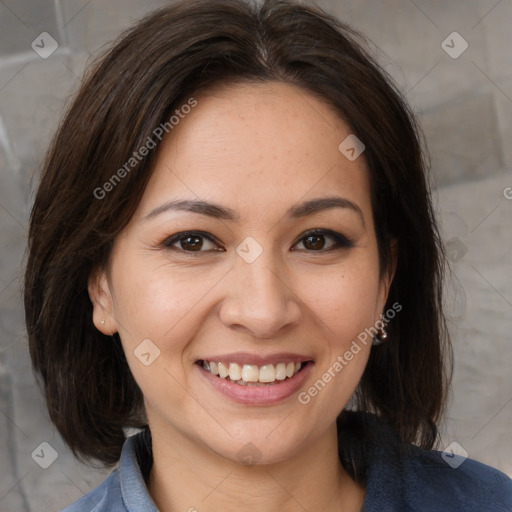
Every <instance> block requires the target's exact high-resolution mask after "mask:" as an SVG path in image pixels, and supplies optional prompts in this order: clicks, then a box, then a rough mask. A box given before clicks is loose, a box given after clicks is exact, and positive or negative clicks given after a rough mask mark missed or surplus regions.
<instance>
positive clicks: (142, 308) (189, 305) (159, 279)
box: [114, 258, 218, 344]
mask: <svg viewBox="0 0 512 512" xmlns="http://www.w3.org/2000/svg"><path fill="white" fill-rule="evenodd" d="M119 268H120V269H123V270H122V271H119V272H117V274H114V278H115V279H116V285H115V290H116V297H115V304H114V305H115V308H114V309H115V315H116V319H117V320H118V322H119V330H120V332H123V333H124V335H125V336H124V337H123V338H125V339H127V340H129V341H130V344H132V343H135V342H137V340H139V342H140V340H141V339H144V338H150V339H152V340H154V341H155V342H156V343H158V342H163V340H167V342H168V340H169V339H176V340H177V339H179V338H180V337H181V336H180V332H183V330H184V328H185V327H186V326H187V325H188V323H189V322H188V320H189V317H191V316H194V315H193V312H194V311H195V310H196V311H199V310H200V308H196V305H198V304H199V303H200V302H201V299H202V298H203V297H204V296H205V295H207V293H208V291H209V290H210V289H212V288H213V287H214V285H215V283H216V282H217V281H218V276H217V275H216V274H215V275H211V273H205V272H203V273H202V274H201V275H200V276H199V275H197V272H195V271H194V269H187V268H180V269H177V268H176V267H172V266H171V265H168V266H167V265H166V264H165V263H164V264H163V265H162V264H160V265H159V266H158V267H155V266H154V265H151V264H147V263H146V264H145V263H144V259H143V258H140V259H139V260H138V261H137V262H135V261H134V262H133V264H131V265H130V264H129V262H128V264H126V265H120V266H119Z"/></svg>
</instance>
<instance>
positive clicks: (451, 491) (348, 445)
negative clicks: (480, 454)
mask: <svg viewBox="0 0 512 512" xmlns="http://www.w3.org/2000/svg"><path fill="white" fill-rule="evenodd" d="M346 417H347V419H348V421H345V425H344V428H346V430H342V429H340V431H339V434H340V435H339V446H340V447H341V451H340V456H343V455H344V457H342V463H343V462H344V466H345V467H346V468H347V467H350V461H354V460H359V461H363V462H362V464H361V466H362V467H363V471H361V473H360V477H361V481H362V482H364V484H365V488H366V497H365V502H364V507H363V510H364V512H388V511H396V510H400V511H404V512H405V511H414V512H422V511H428V512H431V511H433V510H435V511H436V512H460V511H462V510H463V511H464V512H484V511H485V512H512V480H511V479H510V478H509V477H508V476H506V475H505V474H504V473H502V472H501V471H499V470H497V469H495V468H492V467H490V466H487V465H485V464H483V463H481V462H477V461H476V460H472V459H470V458H463V457H461V456H459V455H454V456H452V454H450V455H449V456H447V455H446V453H444V454H443V453H442V452H440V451H436V450H424V449H422V448H419V447H417V446H414V445H412V444H405V443H402V442H401V441H400V440H399V438H398V435H397V434H396V433H395V431H394V430H393V429H392V428H391V427H390V426H389V425H387V424H386V423H384V422H382V421H381V420H379V419H378V418H377V417H376V416H375V415H373V414H368V413H365V414H361V413H357V414H353V415H348V416H346ZM356 476H357V475H356Z"/></svg>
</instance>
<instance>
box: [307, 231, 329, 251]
mask: <svg viewBox="0 0 512 512" xmlns="http://www.w3.org/2000/svg"><path fill="white" fill-rule="evenodd" d="M324 245H325V237H324V236H323V235H308V236H307V237H306V238H304V247H305V248H306V249H312V250H315V251H316V250H319V249H323V248H324Z"/></svg>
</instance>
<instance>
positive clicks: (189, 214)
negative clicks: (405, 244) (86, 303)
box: [90, 83, 389, 463]
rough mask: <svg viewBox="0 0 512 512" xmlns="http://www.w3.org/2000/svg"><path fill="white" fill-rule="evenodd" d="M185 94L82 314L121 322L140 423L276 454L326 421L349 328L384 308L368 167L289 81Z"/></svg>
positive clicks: (356, 365) (112, 326)
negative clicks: (186, 103) (189, 97)
mask: <svg viewBox="0 0 512 512" xmlns="http://www.w3.org/2000/svg"><path fill="white" fill-rule="evenodd" d="M196 100H197V106H195V107H194V108H193V109H192V110H191V112H190V113H189V114H187V115H186V116H184V118H183V119H181V120H180V122H179V124H178V125H176V126H175V127H174V129H173V130H172V132H171V133H170V135H169V136H168V138H167V139H166V140H164V143H163V145H162V147H161V149H160V150H159V157H158V160H157V164H156V168H155V170H154V173H153V175H152V177H151V179H150V181H149V184H148V186H147V189H146V190H145V192H144V195H143V198H142V201H141V202H140V204H139V206H138V209H137V211H136V213H135V214H134V216H133V218H132V219H131V220H130V222H129V224H128V225H127V227H126V228H125V229H124V231H123V232H122V233H121V234H120V235H119V236H118V237H117V239H116V242H115V244H114V247H113V251H112V254H111V258H110V261H109V265H108V268H107V269H105V271H104V272H103V273H99V274H98V275H97V276H96V277H95V278H94V279H91V283H90V294H91V298H92V299H93V302H94V303H95V309H94V322H95V325H96V326H97V327H98V329H100V330H101V331H102V332H104V333H106V334H112V333H113V332H116V331H118V332H119V335H120V337H121V340H122V344H123V348H124V351H125V354H126V358H127V360H128V363H129V365H130V368H131V371H132V373H133V376H134V377H135V380H136V381H137V383H138V385H139V386H140V388H141V390H142V392H143V394H144V397H145V404H146V409H147V415H148V420H149V423H150V426H151V428H152V430H153V431H154V432H158V433H159V434H161V435H163V436H166V438H168V439H169V440H176V439H179V440H181V441H183V442H184V443H193V444H194V446H196V447H199V448H200V449H206V450H208V451H209V450H213V452H215V453H217V454H220V455H221V456H223V457H225V458H228V459H232V460H234V461H237V460H242V459H245V458H246V457H248V458H249V459H250V458H252V459H253V460H257V459H259V461H260V462H262V463H265V462H266V463H271V462H277V461H280V460H283V459H285V458H288V457H290V456H293V455H294V454H297V453H299V452H300V451H301V450H303V449H304V447H306V446H314V444H315V442H317V443H318V442H319V441H320V440H321V438H322V436H325V435H327V433H328V432H330V433H331V434H332V427H333V424H334V421H335V418H336V416H337V415H338V414H339V412H340V411H341V409H342V408H343V407H344V406H345V404H346V403H347V401H348V400H349V398H350V396H351V395H352V393H353V392H354V390H355V388H356V386H357V384H358V382H359V380H360V377H361V375H362V373H363V370H364V367H365V364H366V362H367V359H368V355H369V352H370V348H371V346H370V341H371V340H370V339H369V338H367V343H366V344H364V343H360V342H359V343H358V345H359V351H357V349H354V345H353V344H352V342H353V341H354V340H357V337H358V335H360V334H361V333H363V332H364V330H365V329H366V328H369V327H372V326H374V324H375V322H376V321H377V320H378V319H379V317H380V315H381V314H382V313H383V308H384V305H385V300H386V296H387V291H388V285H389V278H388V277H387V276H383V277H382V279H381V278H380V275H379V263H378V252H377V243H376V235H375V231H374V224H373V221H372V209H371V203H370V184H369V176H368V170H367V167H366V164H365V160H364V153H363V154H362V156H360V157H358V158H356V159H355V160H353V158H351V159H349V158H347V157H346V156H345V154H347V155H348V156H350V157H352V153H353V152H351V151H350V149H349V150H348V152H347V151H345V154H344V153H342V152H341V151H340V149H338V146H339V145H340V143H342V142H343V141H344V140H345V139H346V138H347V136H349V135H350V129H349V128H348V126H347V125H346V124H345V123H344V122H342V121H341V120H340V119H339V118H338V117H337V116H336V115H335V114H334V113H333V111H332V108H330V107H329V106H328V105H327V104H325V103H323V102H321V101H320V100H318V99H316V98H315V97H313V96H312V95H310V94H308V93H307V92H304V91H303V90H301V89H298V88H295V87H292V86H290V85H286V84H283V83H265V84H258V85H252V84H250V85H249V84H244V85H236V86H232V87H224V88H221V89H219V90H216V91H215V92H210V93H209V94H208V95H198V96H196ZM349 141H350V139H349ZM343 147H344V146H343ZM320 199H322V200H325V199H330V200H331V201H330V202H327V201H323V202H322V201H319V200H320ZM315 201H316V202H315ZM312 230H316V231H315V232H314V233H311V231H312ZM199 232H200V233H199ZM178 234H179V235H178ZM103 319H104V323H103V324H102V323H101V321H102V320H103ZM360 339H361V338H360ZM351 346H352V347H353V348H352V351H351V350H350V349H351ZM347 351H348V352H351V354H352V357H350V356H346V355H345V354H346V353H347ZM204 361H206V362H207V363H205V364H204V366H209V368H210V370H208V368H206V369H205V368H204V367H203V362H204ZM212 363H213V364H212ZM219 363H222V364H219ZM297 363H301V369H300V371H299V372H298V373H296V370H297V367H298V364H297ZM336 363H338V364H336ZM340 367H341V368H340ZM215 372H220V373H221V374H222V376H220V375H214V374H213V373H215ZM225 372H229V373H228V374H229V377H230V378H229V379H228V378H223V377H224V376H225ZM290 375H293V376H292V377H290ZM256 381H257V382H256ZM315 383H316V384H315ZM210 453H211V452H210Z"/></svg>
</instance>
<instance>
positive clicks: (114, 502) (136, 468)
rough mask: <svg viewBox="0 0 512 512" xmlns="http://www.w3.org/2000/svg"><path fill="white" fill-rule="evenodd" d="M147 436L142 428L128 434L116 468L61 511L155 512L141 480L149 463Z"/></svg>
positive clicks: (149, 452) (154, 507)
mask: <svg viewBox="0 0 512 512" xmlns="http://www.w3.org/2000/svg"><path fill="white" fill-rule="evenodd" d="M148 436H149V434H148V432H147V431H143V432H140V433H138V434H136V435H134V436H131V437H129V438H128V439H127V440H126V441H125V443H124V445H123V449H122V452H121V459H120V461H119V467H118V468H117V469H115V470H114V471H113V472H112V473H111V474H110V475H109V476H108V478H107V479H106V480H105V481H104V482H103V483H102V484H101V485H99V486H98V487H96V489H94V490H93V491H91V492H90V493H88V494H86V495H85V496H83V497H82V498H81V499H80V500H78V501H76V502H75V503H73V504H72V505H71V506H69V507H67V508H65V509H64V510H63V511H62V512H127V511H128V510H144V511H145V512H158V511H157V508H156V506H155V504H154V502H153V500H152V499H151V496H150V495H149V492H148V489H147V487H146V483H145V481H144V475H145V474H148V473H149V468H150V467H151V464H152V452H151V447H150V444H148V443H149V437H148Z"/></svg>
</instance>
